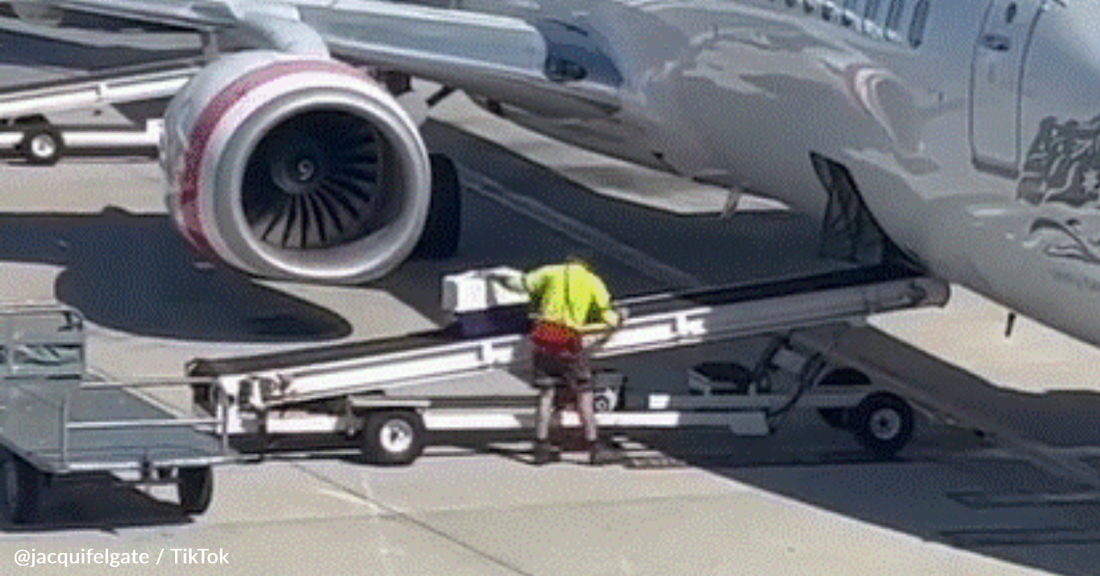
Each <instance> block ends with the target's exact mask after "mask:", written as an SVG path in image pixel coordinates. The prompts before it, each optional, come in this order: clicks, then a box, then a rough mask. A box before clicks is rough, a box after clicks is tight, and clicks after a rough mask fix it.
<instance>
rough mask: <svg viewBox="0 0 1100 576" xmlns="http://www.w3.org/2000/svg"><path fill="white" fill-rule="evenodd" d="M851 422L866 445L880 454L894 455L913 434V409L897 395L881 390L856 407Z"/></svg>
mask: <svg viewBox="0 0 1100 576" xmlns="http://www.w3.org/2000/svg"><path fill="white" fill-rule="evenodd" d="M850 424H851V427H852V432H853V433H854V434H855V436H856V440H857V441H859V443H860V444H862V445H863V447H864V448H867V449H868V450H870V451H871V452H873V453H874V454H875V455H876V456H878V457H880V458H893V456H894V454H896V453H897V451H898V450H901V449H902V447H903V446H905V444H906V443H907V442H909V438H910V437H911V436H912V435H913V409H912V408H911V407H909V404H908V403H907V402H906V401H905V400H902V399H901V398H899V397H898V396H895V395H893V394H890V393H886V392H879V393H876V394H871V395H870V396H867V397H866V398H864V399H863V401H862V402H860V403H859V405H858V406H856V407H855V409H854V410H853V411H852V415H851V419H850Z"/></svg>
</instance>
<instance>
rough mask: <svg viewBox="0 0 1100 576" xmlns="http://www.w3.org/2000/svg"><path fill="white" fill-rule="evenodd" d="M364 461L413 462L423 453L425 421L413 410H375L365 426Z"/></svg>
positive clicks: (392, 463) (384, 464)
mask: <svg viewBox="0 0 1100 576" xmlns="http://www.w3.org/2000/svg"><path fill="white" fill-rule="evenodd" d="M362 434H363V436H362V450H363V460H364V461H366V462H367V463H368V464H378V465H382V466H405V465H407V464H412V463H413V462H414V461H416V459H417V458H419V457H420V455H421V454H422V453H423V452H424V435H425V431H424V421H423V420H422V419H421V418H420V415H419V414H417V413H416V412H413V411H411V410H393V411H388V412H374V413H372V414H370V415H369V416H367V424H366V426H365V427H364V428H363V433H362Z"/></svg>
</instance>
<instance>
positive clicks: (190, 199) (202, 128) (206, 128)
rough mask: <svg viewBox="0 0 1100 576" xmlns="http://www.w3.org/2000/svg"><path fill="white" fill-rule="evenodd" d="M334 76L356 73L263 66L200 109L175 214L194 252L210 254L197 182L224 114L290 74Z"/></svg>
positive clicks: (307, 65) (313, 65) (294, 64)
mask: <svg viewBox="0 0 1100 576" xmlns="http://www.w3.org/2000/svg"><path fill="white" fill-rule="evenodd" d="M319 71H320V72H334V73H339V74H345V75H349V76H354V75H356V72H355V71H354V70H353V69H352V68H349V67H347V66H344V65H342V64H339V63H337V62H333V61H331V60H289V61H281V62H275V63H272V64H268V65H265V66H263V67H261V68H258V69H256V70H252V71H250V72H247V73H245V74H244V75H242V76H241V77H240V78H237V79H236V80H234V81H233V82H232V83H230V84H229V86H227V87H226V88H225V89H223V90H222V91H221V92H219V93H218V95H217V96H215V97H214V99H213V100H211V101H210V103H209V104H207V105H206V108H203V111H202V113H201V114H200V115H199V118H198V120H197V121H196V122H195V127H194V129H193V130H192V131H191V136H190V138H189V139H188V146H187V152H186V156H185V158H184V166H183V171H182V173H181V174H180V199H179V210H180V214H181V216H182V219H183V226H184V230H183V233H184V235H185V236H186V237H187V239H188V240H189V241H190V242H191V243H193V244H194V246H195V247H196V248H198V249H199V250H202V251H205V252H213V250H211V247H210V242H209V240H208V239H207V238H206V234H205V233H204V232H203V230H202V223H201V221H200V218H199V206H198V200H199V198H198V196H199V181H200V180H201V178H200V177H201V175H202V174H201V172H202V161H203V157H204V156H205V155H206V148H207V146H209V144H210V140H211V139H212V138H213V136H214V131H215V129H216V128H217V126H218V124H219V123H221V121H222V119H223V118H224V117H225V115H226V113H227V112H229V110H231V109H232V108H233V107H234V106H236V105H237V103H238V102H240V101H241V100H242V99H244V97H245V96H247V95H248V93H249V92H251V91H252V90H255V89H256V88H258V87H260V86H263V85H264V84H267V83H268V82H271V81H272V80H276V79H278V78H281V77H283V76H288V75H291V74H300V73H303V72H319Z"/></svg>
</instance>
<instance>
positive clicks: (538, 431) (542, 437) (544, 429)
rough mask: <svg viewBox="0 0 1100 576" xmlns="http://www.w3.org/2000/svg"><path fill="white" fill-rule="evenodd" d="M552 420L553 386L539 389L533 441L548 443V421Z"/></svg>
mask: <svg viewBox="0 0 1100 576" xmlns="http://www.w3.org/2000/svg"><path fill="white" fill-rule="evenodd" d="M553 418H554V386H544V387H541V388H539V407H538V412H537V413H536V414H535V440H536V441H538V442H549V441H550V421H551V420H553Z"/></svg>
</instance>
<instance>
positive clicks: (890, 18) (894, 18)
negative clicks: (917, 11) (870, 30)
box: [886, 0, 905, 32]
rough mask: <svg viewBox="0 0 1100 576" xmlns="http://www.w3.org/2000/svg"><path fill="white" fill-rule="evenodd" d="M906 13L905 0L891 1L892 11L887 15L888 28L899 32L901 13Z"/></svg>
mask: <svg viewBox="0 0 1100 576" xmlns="http://www.w3.org/2000/svg"><path fill="white" fill-rule="evenodd" d="M903 13H905V0H893V1H892V2H890V11H889V12H888V13H887V15H886V29H887V30H889V31H890V32H897V31H898V26H899V25H901V15H902V14H903Z"/></svg>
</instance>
